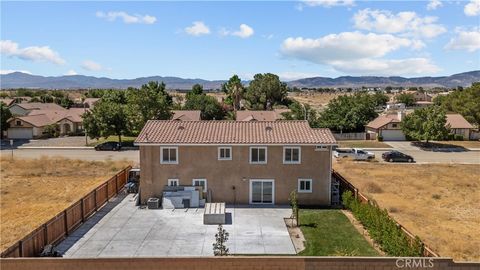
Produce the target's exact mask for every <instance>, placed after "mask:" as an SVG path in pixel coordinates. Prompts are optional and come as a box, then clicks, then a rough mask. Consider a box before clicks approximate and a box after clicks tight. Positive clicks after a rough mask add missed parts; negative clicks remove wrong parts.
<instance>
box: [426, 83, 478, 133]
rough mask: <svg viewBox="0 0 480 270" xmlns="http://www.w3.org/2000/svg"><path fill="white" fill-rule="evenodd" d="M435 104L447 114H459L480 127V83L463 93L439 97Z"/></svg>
mask: <svg viewBox="0 0 480 270" xmlns="http://www.w3.org/2000/svg"><path fill="white" fill-rule="evenodd" d="M433 102H434V103H435V104H438V105H440V106H442V107H443V108H444V109H445V110H446V111H447V112H455V113H459V114H461V115H462V116H463V117H465V119H466V120H467V121H468V122H470V123H471V124H473V125H476V126H480V105H479V104H480V82H477V83H473V84H472V86H471V87H468V88H465V89H463V90H462V91H455V92H453V93H451V94H448V95H446V96H437V97H436V98H435V99H434V100H433Z"/></svg>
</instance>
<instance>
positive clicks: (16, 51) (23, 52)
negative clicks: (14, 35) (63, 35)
mask: <svg viewBox="0 0 480 270" xmlns="http://www.w3.org/2000/svg"><path fill="white" fill-rule="evenodd" d="M0 53H1V54H4V55H6V56H10V57H18V58H20V59H23V60H32V61H48V62H52V63H54V64H57V65H63V64H65V60H64V59H62V58H61V57H60V55H59V54H58V53H57V52H55V51H53V50H52V49H50V47H48V46H42V47H39V46H30V47H25V48H20V47H19V46H18V43H15V42H13V41H11V40H0Z"/></svg>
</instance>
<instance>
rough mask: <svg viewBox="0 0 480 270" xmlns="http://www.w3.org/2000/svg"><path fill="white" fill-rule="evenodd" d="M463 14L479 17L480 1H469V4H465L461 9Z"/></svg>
mask: <svg viewBox="0 0 480 270" xmlns="http://www.w3.org/2000/svg"><path fill="white" fill-rule="evenodd" d="M463 12H465V15H467V16H478V15H480V0H470V3H468V4H466V5H465V7H464V8H463Z"/></svg>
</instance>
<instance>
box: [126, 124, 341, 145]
mask: <svg viewBox="0 0 480 270" xmlns="http://www.w3.org/2000/svg"><path fill="white" fill-rule="evenodd" d="M135 143H137V144H150V143H151V144H313V145H315V144H336V143H337V142H336V140H335V138H334V137H333V135H332V132H331V131H330V130H329V129H314V128H311V127H310V126H309V125H308V122H307V121H294V120H277V121H251V122H250V121H249V122H244V121H169V120H149V121H148V122H147V123H146V124H145V126H144V127H143V129H142V131H141V132H140V135H139V136H138V137H137V139H136V140H135Z"/></svg>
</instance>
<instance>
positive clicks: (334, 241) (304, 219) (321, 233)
mask: <svg viewBox="0 0 480 270" xmlns="http://www.w3.org/2000/svg"><path fill="white" fill-rule="evenodd" d="M299 219H300V229H301V230H302V232H303V235H304V237H305V239H306V244H305V250H303V251H302V252H300V253H299V255H301V256H379V254H378V252H377V251H376V250H375V249H374V248H373V247H372V246H371V245H370V244H369V243H368V242H367V240H366V239H365V238H364V237H363V236H362V235H361V234H360V233H359V232H358V231H357V229H355V227H354V226H353V225H352V223H350V221H349V220H348V218H347V217H346V216H345V215H344V214H343V213H342V212H341V211H340V210H308V209H302V210H300V217H299Z"/></svg>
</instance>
